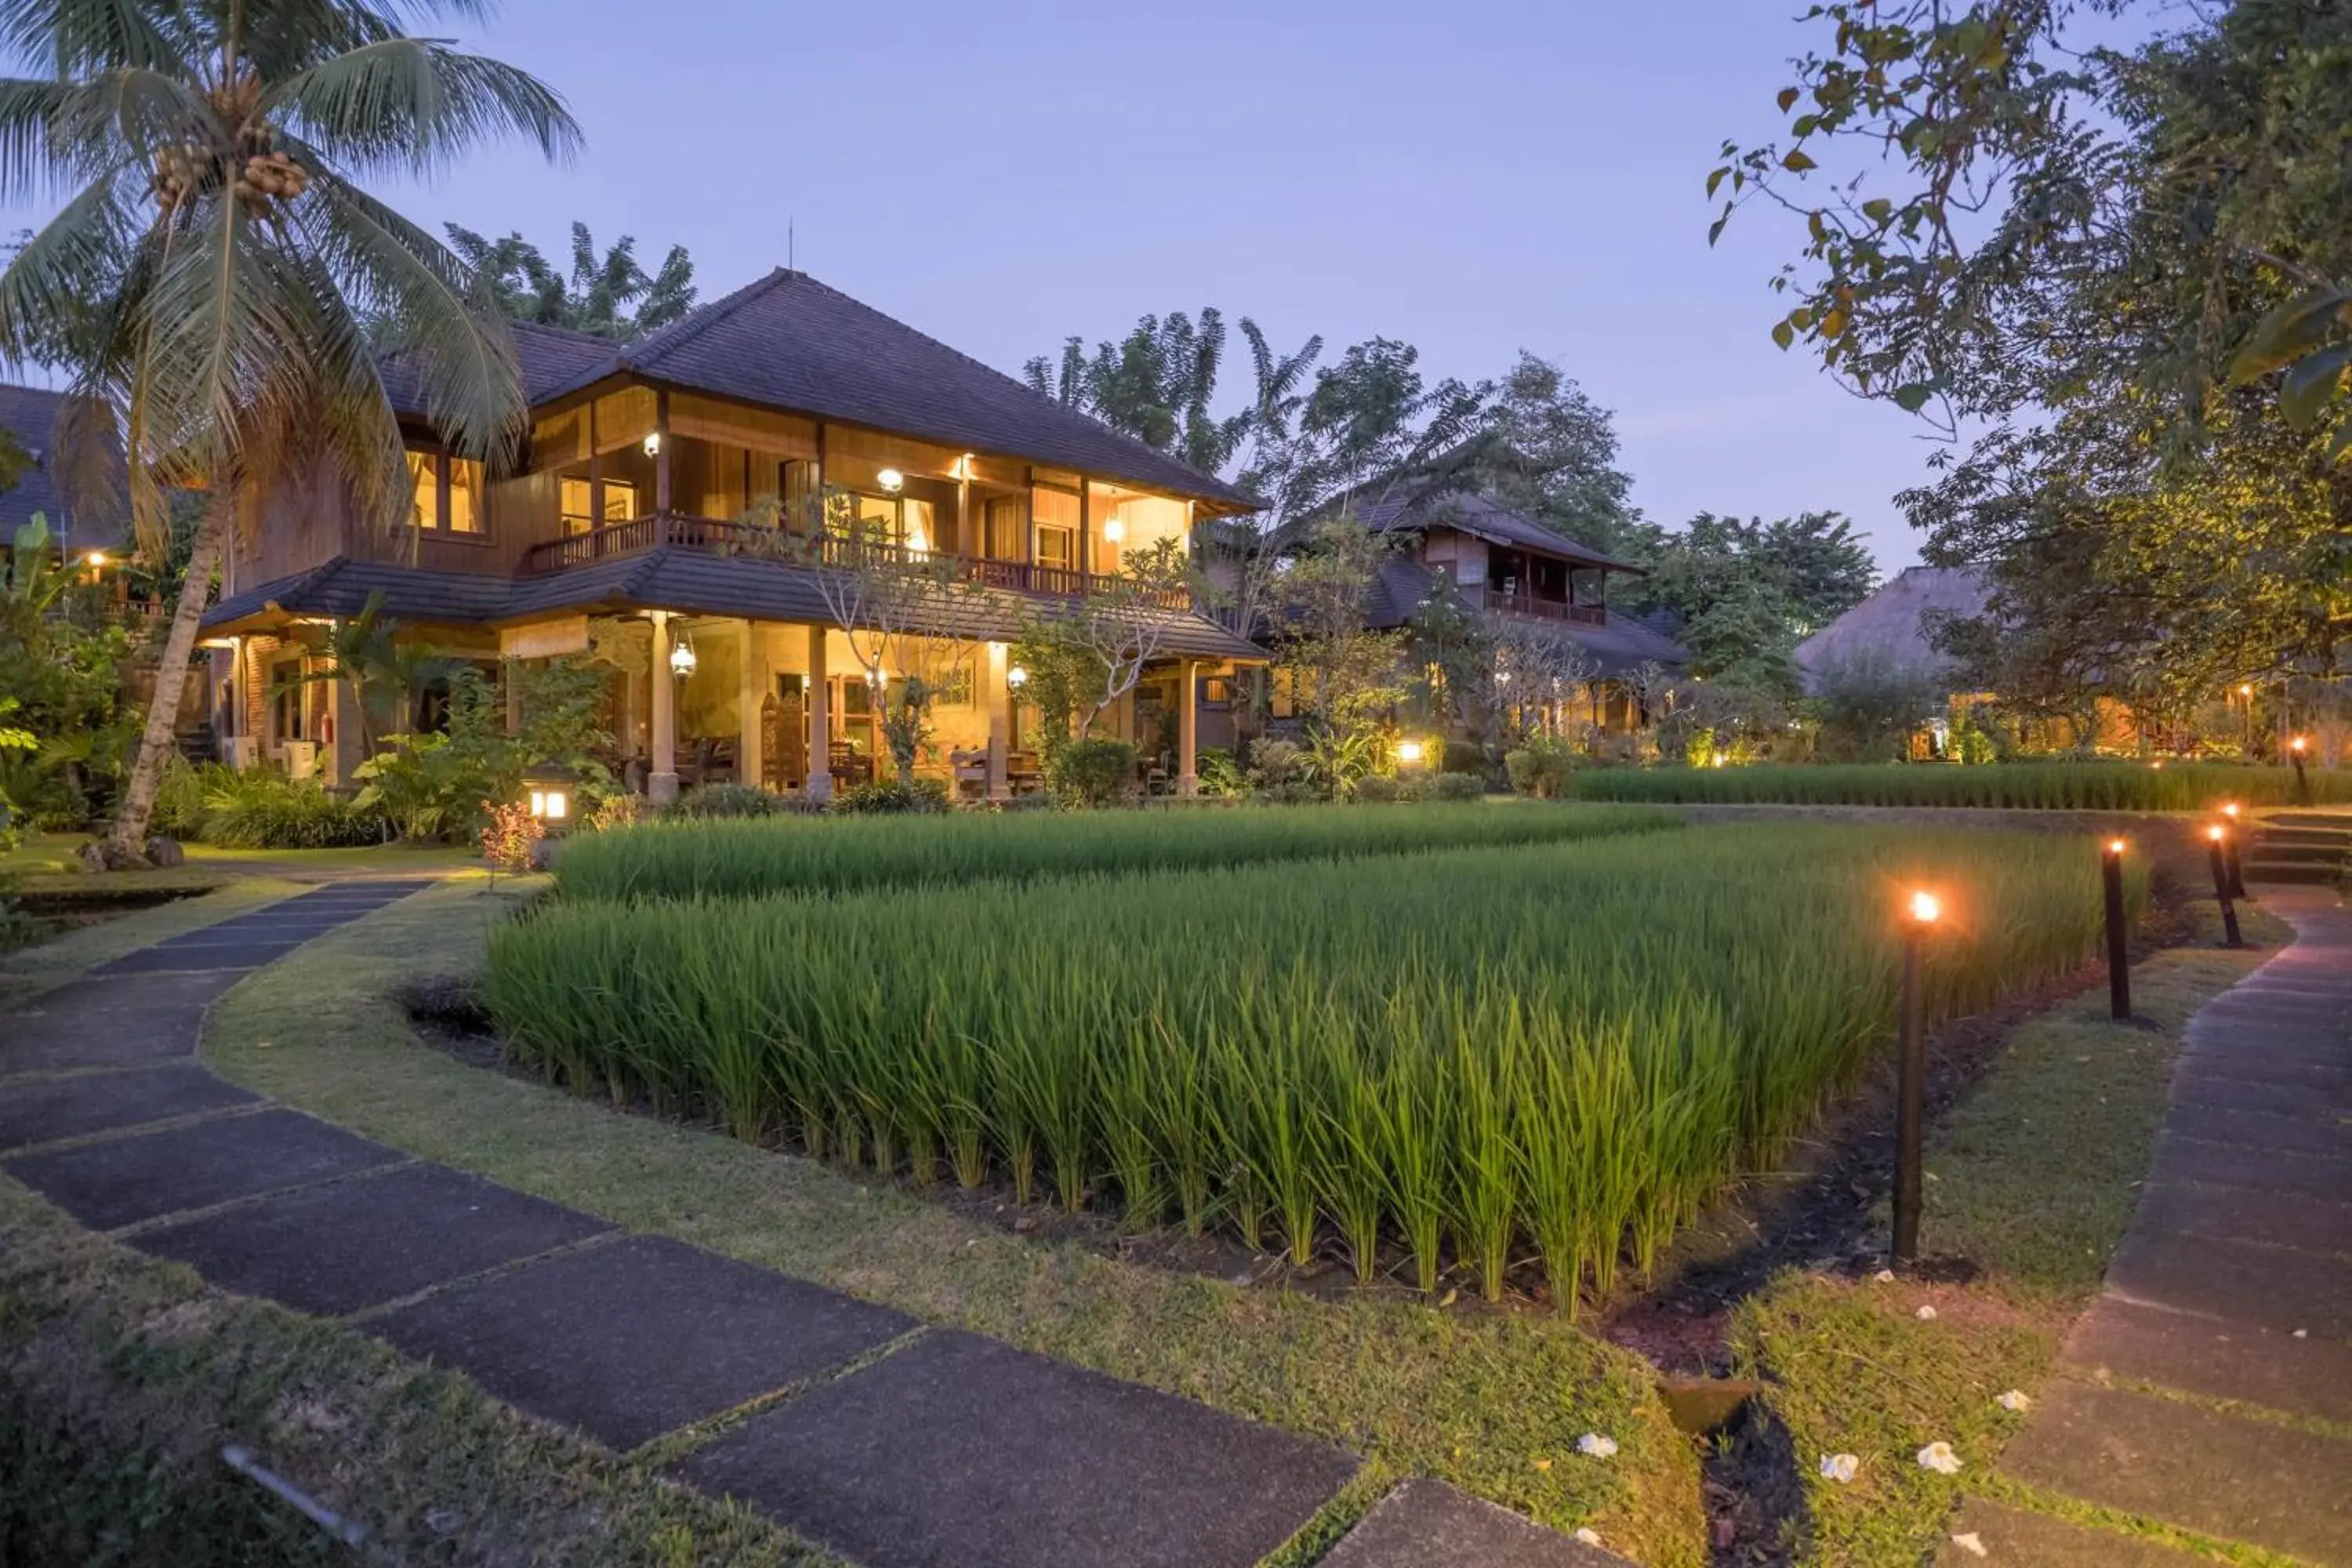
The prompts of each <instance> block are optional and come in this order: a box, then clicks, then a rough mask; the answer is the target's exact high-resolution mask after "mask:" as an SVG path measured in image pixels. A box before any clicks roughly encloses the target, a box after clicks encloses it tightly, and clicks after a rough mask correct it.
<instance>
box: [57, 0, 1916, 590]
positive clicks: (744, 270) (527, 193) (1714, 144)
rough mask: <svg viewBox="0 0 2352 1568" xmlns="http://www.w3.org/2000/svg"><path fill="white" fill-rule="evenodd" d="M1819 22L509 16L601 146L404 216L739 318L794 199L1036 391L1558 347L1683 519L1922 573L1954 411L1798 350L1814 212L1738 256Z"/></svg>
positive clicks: (1020, 13)
mask: <svg viewBox="0 0 2352 1568" xmlns="http://www.w3.org/2000/svg"><path fill="white" fill-rule="evenodd" d="M1802 8H1803V7H1802V5H1801V4H1800V3H1799V0H1553V3H1550V4H1544V3H1542V0H1452V3H1451V4H1445V5H1430V4H1427V3H1426V0H1412V3H1410V4H1408V3H1405V0H1356V3H1354V4H1339V3H1336V0H1256V3H1249V0H1193V3H1190V4H1186V5H1181V6H1178V5H1166V4H1160V5H1133V4H1129V5H1117V4H1113V5H1099V4H1081V3H1077V0H1067V3H1043V0H1036V3H1030V4H1023V5H970V4H949V3H945V0H885V3H882V4H870V3H869V4H865V5H781V4H774V3H772V0H668V3H667V4H656V3H648V0H508V4H507V5H506V7H505V10H504V12H503V14H502V15H501V16H500V17H499V19H498V21H497V22H496V23H495V24H494V25H493V26H491V27H490V28H489V29H488V31H487V33H485V34H484V35H482V37H481V38H480V39H479V42H480V44H481V46H482V47H486V48H487V49H488V50H489V51H490V52H492V53H494V54H497V55H499V56H500V57H502V58H506V59H509V60H511V61H513V62H515V63H517V64H519V65H521V66H524V67H526V68H529V69H530V70H533V71H535V72H537V73H538V74H539V75H540V76H541V77H542V78H544V79H546V80H548V81H549V82H551V83H552V84H553V85H554V86H556V87H557V88H558V89H561V90H562V92H563V93H564V94H565V96H566V97H567V98H568V99H569V100H570V101H571V103H572V108H573V110H574V111H575V112H576V113H577V115H578V116H579V118H580V121H581V122H582V124H583V127H584V128H585V130H586V132H587V135H588V150H587V153H586V154H585V156H584V157H583V159H582V160H581V161H580V162H579V163H578V164H577V165H576V166H574V167H572V168H571V169H569V170H552V171H551V170H550V169H548V168H546V167H545V166H544V165H543V164H541V163H538V162H537V161H536V160H535V159H534V158H532V157H530V156H526V155H524V154H522V153H520V152H516V153H501V154H498V155H494V156H491V157H488V158H481V159H477V160H473V161H470V162H468V163H466V164H464V165H462V166H460V167H458V168H457V169H455V170H453V171H452V172H450V173H449V174H447V175H446V176H445V177H443V178H442V179H440V180H438V181H436V183H434V184H431V185H429V186H426V187H424V188H422V189H419V190H416V191H413V192H404V193H395V194H396V195H398V197H399V199H400V201H401V203H402V205H403V206H404V209H405V210H407V211H409V212H410V213H411V214H412V215H414V216H417V217H419V218H422V219H425V220H427V221H429V222H432V223H434V224H436V225H437V224H438V223H439V222H440V221H441V220H444V219H454V220H456V221H458V222H461V223H464V224H466V225H467V226H471V227H475V228H479V229H483V230H485V231H488V232H491V233H503V232H506V231H508V230H511V229H520V230H521V231H522V232H523V233H524V234H525V235H526V236H528V237H530V238H532V239H534V240H536V241H538V242H539V243H540V244H541V246H542V247H545V248H546V249H547V250H548V251H549V252H550V254H551V256H557V255H560V254H561V252H562V249H563V248H564V245H565V236H566V234H567V232H568V226H569V224H570V222H571V220H572V219H573V218H575V217H577V218H582V219H584V220H586V221H587V222H588V224H589V225H590V226H592V228H593V230H594V232H595V234H596V236H597V238H598V239H599V241H600V242H602V241H608V240H610V239H612V238H614V237H617V236H618V235H621V234H623V233H627V234H633V235H635V237H636V238H637V241H638V245H639V248H640V253H641V254H642V255H643V256H644V257H645V258H646V261H647V262H648V264H651V263H654V262H656V261H658V259H659V258H660V256H661V254H662V252H663V251H664V250H665V249H666V248H667V247H668V246H669V245H670V244H671V243H672V242H679V243H683V244H685V245H686V246H687V247H688V248H689V249H690V250H691V251H692V253H693V256H694V259H695V263H696V267H697V270H698V281H699V283H700V284H701V287H702V289H703V294H704V297H705V298H706V299H708V298H710V297H713V296H715V295H717V294H719V293H721V292H724V291H725V290H727V289H731V288H733V287H736V286H737V285H739V284H740V283H743V282H746V281H749V280H750V279H753V278H755V277H757V276H759V275H760V274H761V273H762V272H764V271H765V270H766V269H767V268H770V267H772V266H777V265H781V264H782V262H783V261H784V259H785V248H786V247H785V225H786V221H787V218H788V217H789V218H790V219H791V220H792V221H793V225H794V226H795V228H796V230H797V259H798V263H799V265H800V266H801V267H802V268H805V269H806V270H808V271H810V272H812V273H814V275H815V276H817V277H818V278H821V279H824V280H825V281H826V282H828V283H831V284H833V285H835V287H837V288H840V289H844V290H845V291H847V292H849V293H851V294H854V295H856V297H858V298H859V299H861V300H866V302H868V303H869V304H872V305H874V306H876V307H877V308H879V309H881V310H886V311H888V312H889V313H891V314H893V315H896V316H898V317H899V318H900V319H902V320H904V321H908V322H910V323H912V324H913V325H915V326H917V327H919V328H921V329H923V330H925V331H929V332H930V333H932V334H933V335H935V336H938V337H940V338H943V339H945V340H946V341H948V342H950V343H952V344H954V345H955V346H956V347H958V348H960V349H962V350H963V351H965V352H966V353H971V354H973V355H975V356H977V357H978V358H980V359H982V360H984V361H986V362H988V363H991V364H993V365H996V366H998V367H999V368H1001V369H1003V370H1005V371H1008V372H1016V373H1017V371H1018V370H1019V368H1020V365H1021V363H1022V362H1023V360H1024V359H1025V358H1027V357H1028V356H1030V355H1032V354H1035V353H1048V352H1052V351H1053V350H1055V347H1056V346H1057V345H1058V343H1059V342H1060V341H1061V340H1062V339H1063V338H1064V337H1065V336H1066V335H1067V334H1069V333H1072V332H1077V333H1082V334H1084V335H1085V336H1086V337H1087V338H1088V339H1089V340H1090V341H1091V340H1093V339H1097V338H1101V337H1113V336H1117V335H1118V334H1120V333H1122V332H1123V331H1125V330H1126V329H1127V328H1128V327H1129V325H1130V324H1131V323H1132V322H1133V321H1134V320H1135V318H1136V317H1137V316H1138V315H1139V314H1140V313H1142V312H1144V311H1147V310H1150V311H1166V310H1198V309H1199V308H1200V307H1202V306H1203V305H1212V304H1213V305H1216V306H1218V307H1220V308H1221V309H1223V311H1224V312H1225V314H1226V316H1227V317H1228V319H1229V320H1230V319H1233V318H1237V317H1240V316H1244V315H1248V316H1253V317H1255V319H1256V320H1257V321H1258V322H1259V323H1260V325H1262V326H1263V327H1264V328H1265V330H1266V331H1267V332H1268V333H1269V335H1270V336H1271V337H1272V338H1273V340H1274V341H1275V342H1276V344H1277V345H1279V346H1282V347H1285V348H1288V347H1291V346H1295V345H1296V344H1297V342H1300V341H1301V340H1303V339H1305V338H1306V337H1307V335H1308V334H1310V333H1314V332H1320V333H1322V334H1323V336H1324V339H1325V341H1326V343H1327V345H1328V346H1327V351H1326V353H1327V355H1328V356H1336V354H1337V353H1338V352H1339V349H1340V348H1341V347H1343V346H1344V345H1346V344H1347V343H1349V342H1355V341H1358V340H1360V339H1363V338H1367V337H1370V336H1372V335H1375V334H1385V335H1388V336H1391V337H1397V338H1402V339H1404V340H1405V341H1407V342H1412V343H1415V344H1417V345H1419V347H1420V349H1421V351H1422V355H1423V365H1424V367H1425V368H1426V370H1427V371H1428V372H1429V373H1430V374H1431V375H1432V376H1433V377H1435V376H1439V375H1445V374H1454V375H1460V376H1464V377H1465V378H1468V377H1477V376H1482V375H1496V374H1501V373H1502V372H1503V371H1504V370H1505V369H1506V368H1507V366H1508V365H1509V363H1511V360H1512V358H1513V356H1514V354H1515V353H1516V352H1517V350H1519V349H1521V348H1526V349H1528V350H1530V351H1532V352H1534V353H1538V354H1540V355H1542V356H1544V357H1546V358H1549V359H1553V360H1556V361H1558V362H1559V363H1560V364H1561V366H1562V367H1563V368H1564V369H1565V370H1566V371H1567V372H1568V374H1570V375H1572V376H1574V377H1575V378H1576V379H1577V380H1578V381H1580V383H1582V384H1583V385H1584V387H1585V388H1586V390H1587V391H1588V392H1590V393H1591V395H1593V396H1594V397H1595V398H1596V399H1598V400H1599V401H1600V402H1601V404H1602V405H1605V406H1607V407H1609V408H1611V409H1612V410H1613V411H1614V412H1615V415H1616V419H1617V428H1618V430H1619V432H1620V434H1621V435H1622V438H1623V443H1624V446H1623V454H1622V461H1623V463H1624V466H1625V467H1626V468H1627V469H1628V470H1629V471H1630V472H1631V473H1632V474H1633V480H1634V486H1633V497H1634V500H1635V501H1636V503H1637V504H1638V505H1640V506H1641V507H1642V509H1643V510H1644V511H1645V512H1646V513H1647V514H1648V515H1649V516H1651V517H1652V518H1654V519H1657V520H1660V521H1667V522H1669V523H1680V522H1681V521H1684V520H1685V519H1687V518H1688V517H1689V516H1690V514H1691V513H1692V512H1694V511H1696V510H1702V509H1705V510H1717V511H1737V512H1740V513H1760V514H1763V515H1765V516H1767V517H1771V516H1778V515H1780V514H1784V513H1788V512H1794V511H1799V510H1809V509H1816V508H1833V509H1836V510H1842V511H1844V512H1846V513H1848V514H1850V515H1851V516H1853V518H1854V519H1855V520H1856V521H1857V522H1858V523H1859V524H1860V525H1861V526H1862V527H1863V528H1864V530H1866V531H1867V532H1868V535H1869V537H1870V540H1871V542H1872V544H1873V546H1874V549H1875V550H1876V552H1877V554H1878V558H1879V562H1880V564H1881V565H1882V567H1884V568H1885V569H1888V570H1890V571H1891V570H1893V569H1895V568H1896V567H1898V566H1901V565H1903V564H1906V563H1909V562H1911V561H1913V560H1915V559H1916V554H1915V548H1914V542H1913V539H1912V536H1911V533H1910V531H1909V530H1908V529H1907V528H1906V526H1905V525H1904V524H1903V522H1902V520H1901V518H1900V516H1899V514H1898V513H1897V512H1896V510H1895V506H1894V504H1893V497H1894V495H1895V491H1897V490H1898V489H1903V488H1904V487H1905V486H1906V485H1909V484H1912V483H1916V482H1917V481H1918V480H1919V479H1920V478H1921V477H1922V476H1923V474H1924V472H1925V468H1924V465H1925V461H1926V459H1927V455H1928V454H1929V453H1930V452H1931V451H1932V450H1933V449H1934V448H1933V447H1932V446H1931V445H1930V444H1929V443H1927V441H1925V440H1923V439H1922V438H1921V437H1922V436H1923V435H1924V434H1925V430H1924V427H1923V426H1919V425H1917V424H1916V422H1915V421H1913V420H1912V419H1910V418H1909V417H1907V416H1905V415H1903V414H1901V413H1900V412H1898V411H1896V410H1895V409H1893V408H1891V407H1888V406H1885V405H1876V404H1864V403H1862V402H1859V401H1857V400H1855V399H1853V397H1851V396H1849V395H1847V394H1845V393H1844V392H1843V391H1841V390H1840V389H1839V388H1838V387H1837V386H1836V385H1834V384H1832V382H1831V381H1830V380H1829V379H1828V378H1827V377H1826V376H1824V375H1823V374H1822V373H1821V372H1820V371H1819V370H1818V369H1817V368H1816V367H1815V365H1814V363H1813V362H1811V360H1809V359H1807V358H1805V357H1803V356H1801V354H1796V353H1789V354H1784V353H1780V351H1779V350H1777V349H1776V348H1774V347H1773V346H1772V343H1771V342H1770V340H1769V337H1768V336H1767V331H1768V329H1769V325H1770V323H1771V321H1772V319H1773V316H1774V314H1775V310H1774V300H1775V297H1774V296H1772V295H1771V294H1769V292H1768V291H1767V289H1766V287H1765V285H1766V282H1767V279H1769V277H1770V276H1771V275H1772V273H1773V271H1774V270H1775V268H1777V267H1778V266H1779V265H1780V262H1781V261H1782V260H1783V259H1785V258H1788V257H1789V256H1790V255H1791V254H1792V253H1793V250H1794V247H1795V244H1796V241H1797V237H1798V236H1797V232H1796V230H1795V228H1794V227H1793V226H1792V225H1791V224H1790V223H1789V222H1788V221H1787V220H1785V219H1783V218H1781V217H1780V216H1779V215H1777V214H1772V213H1767V212H1765V211H1764V210H1763V209H1761V208H1757V209H1751V210H1750V211H1749V212H1748V213H1746V214H1743V215H1742V216H1741V217H1740V218H1738V219H1737V220H1735V222H1734V223H1733V224H1732V226H1731V227H1730V229H1729V230H1728V231H1727V234H1726V236H1725V237H1724V241H1723V243H1722V245H1721V246H1720V247H1717V248H1716V249H1713V250H1710V249H1709V248H1708V247H1707V245H1706V226H1707V223H1708V221H1709V220H1710V218H1711V216H1713V215H1712V211H1711V209H1710V207H1709V205H1708V204H1707V202H1706V199H1705V195H1704V192H1703V190H1702V184H1703V182H1704V179H1705V177H1706V172H1707V170H1708V169H1709V168H1710V167H1712V166H1713V164H1714V162H1715V154H1716V153H1717V148H1718V146H1719V145H1720V143H1721V142H1722V141H1723V139H1724V138H1725V137H1726V136H1727V135H1730V136H1738V137H1741V138H1755V137H1759V136H1762V135H1767V134H1769V133H1770V132H1771V131H1772V129H1773V127H1774V125H1775V122H1776V120H1777V116H1776V115H1775V114H1774V113H1773V106H1772V96H1773V93H1774V91H1775V90H1776V89H1777V88H1778V87H1779V86H1780V84H1781V83H1782V82H1783V81H1784V80H1785V79H1786V73H1785V68H1784V61H1785V59H1786V58H1787V57H1788V56H1790V54H1792V53H1794V52H1796V51H1797V50H1798V49H1799V48H1800V47H1801V46H1802V45H1803V44H1804V43H1805V42H1806V41H1807V36H1806V33H1805V31H1804V29H1802V28H1801V27H1800V26H1797V25H1796V24H1795V23H1794V22H1793V21H1792V20H1791V17H1792V16H1794V15H1795V14H1796V13H1798V12H1799V11H1801V9H1802ZM37 216H39V215H36V214H26V215H22V220H25V221H29V220H32V219H35V218H37ZM1231 366H1232V368H1231V369H1230V370H1229V373H1228V380H1227V386H1228V389H1229V390H1230V391H1231V392H1232V393H1233V394H1234V396H1235V397H1236V398H1238V397H1239V395H1241V394H1242V392H1243V391H1244V387H1245V385H1246V382H1247V369H1246V362H1245V357H1244V354H1243V353H1242V349H1241V343H1240V340H1239V335H1238V334H1237V333H1236V334H1235V335H1234V359H1233V360H1232V362H1231Z"/></svg>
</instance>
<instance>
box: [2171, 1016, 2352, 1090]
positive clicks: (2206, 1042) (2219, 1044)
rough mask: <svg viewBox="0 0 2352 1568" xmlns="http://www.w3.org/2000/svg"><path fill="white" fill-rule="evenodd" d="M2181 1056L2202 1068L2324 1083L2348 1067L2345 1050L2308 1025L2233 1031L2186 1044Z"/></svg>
mask: <svg viewBox="0 0 2352 1568" xmlns="http://www.w3.org/2000/svg"><path fill="white" fill-rule="evenodd" d="M2180 1055H2181V1060H2182V1061H2183V1062H2184V1063H2196V1064H2198V1065H2200V1066H2201V1065H2203V1064H2204V1063H2206V1062H2208V1061H2211V1062H2215V1063H2217V1064H2221V1065H2226V1066H2232V1067H2242V1068H2273V1069H2276V1070H2279V1071H2284V1072H2298V1073H2300V1072H2316V1073H2317V1075H2318V1076H2319V1077H2320V1078H2321V1079H2322V1080H2323V1081H2324V1080H2325V1079H2326V1078H2327V1077H2328V1076H2329V1069H2335V1071H2336V1072H2337V1073H2339V1074H2340V1073H2341V1072H2342V1071H2343V1069H2344V1067H2345V1058H2344V1048H2343V1047H2341V1046H2340V1045H2338V1044H2336V1042H2335V1041H2334V1040H2332V1039H2329V1038H2327V1037H2326V1035H2325V1034H2323V1033H2322V1032H2321V1031H2320V1030H2319V1029H2316V1028H2314V1027H2311V1026H2305V1025H2297V1026H2294V1027H2293V1028H2286V1029H2279V1030H2276V1031H2263V1032H2254V1031H2250V1030H2244V1029H2232V1030H2231V1032H2230V1033H2228V1034H2226V1035H2207V1036H2205V1037H2202V1038H2201V1039H2193V1040H2187V1041H2185V1043H2184V1044H2183V1046H2182V1047H2181V1052H2180Z"/></svg>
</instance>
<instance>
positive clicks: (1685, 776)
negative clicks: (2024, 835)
mask: <svg viewBox="0 0 2352 1568" xmlns="http://www.w3.org/2000/svg"><path fill="white" fill-rule="evenodd" d="M2310 780H2311V790H2312V798H2313V800H2314V801H2315V802H2317V803H2319V804H2322V805H2327V804H2340V803H2343V802H2346V801H2352V773H2344V772H2333V773H2331V772H2326V771H2323V770H2320V769H2318V768H2314V769H2312V770H2311V773H2310ZM1574 794H1575V795H1576V797H1577V798H1578V799H1580V800H1589V801H1619V802H1648V803H1665V802H1675V803H1689V804H1697V805H1920V806H1979V807H1992V808H1999V809H2006V810H2021V811H2210V810H2211V809H2213V807H2214V806H2215V805H2216V804H2218V803H2219V802H2221V801H2224V800H2234V801H2238V802H2240V803H2241V804H2242V805H2249V806H2284V805H2294V804H2295V799H2296V796H2295V783H2294V771H2293V770H2292V769H2288V768H2278V767H2252V766H2245V765H2241V764H2236V763H2165V764H2164V765H2163V766H2162V767H2152V766H2150V765H2148V764H2147V763H1991V764H1989V765H1986V766H1981V767H1960V766H1957V765H1954V764H1951V763H1862V764H1843V765H1841V764H1816V763H1808V764H1801V765H1786V764H1784V765H1780V766H1773V765H1769V764H1763V765H1758V766H1753V767H1736V768H1683V767H1656V768H1595V769H1591V770H1590V771H1587V772H1583V773H1578V774H1576V775H1575V779H1574Z"/></svg>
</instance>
